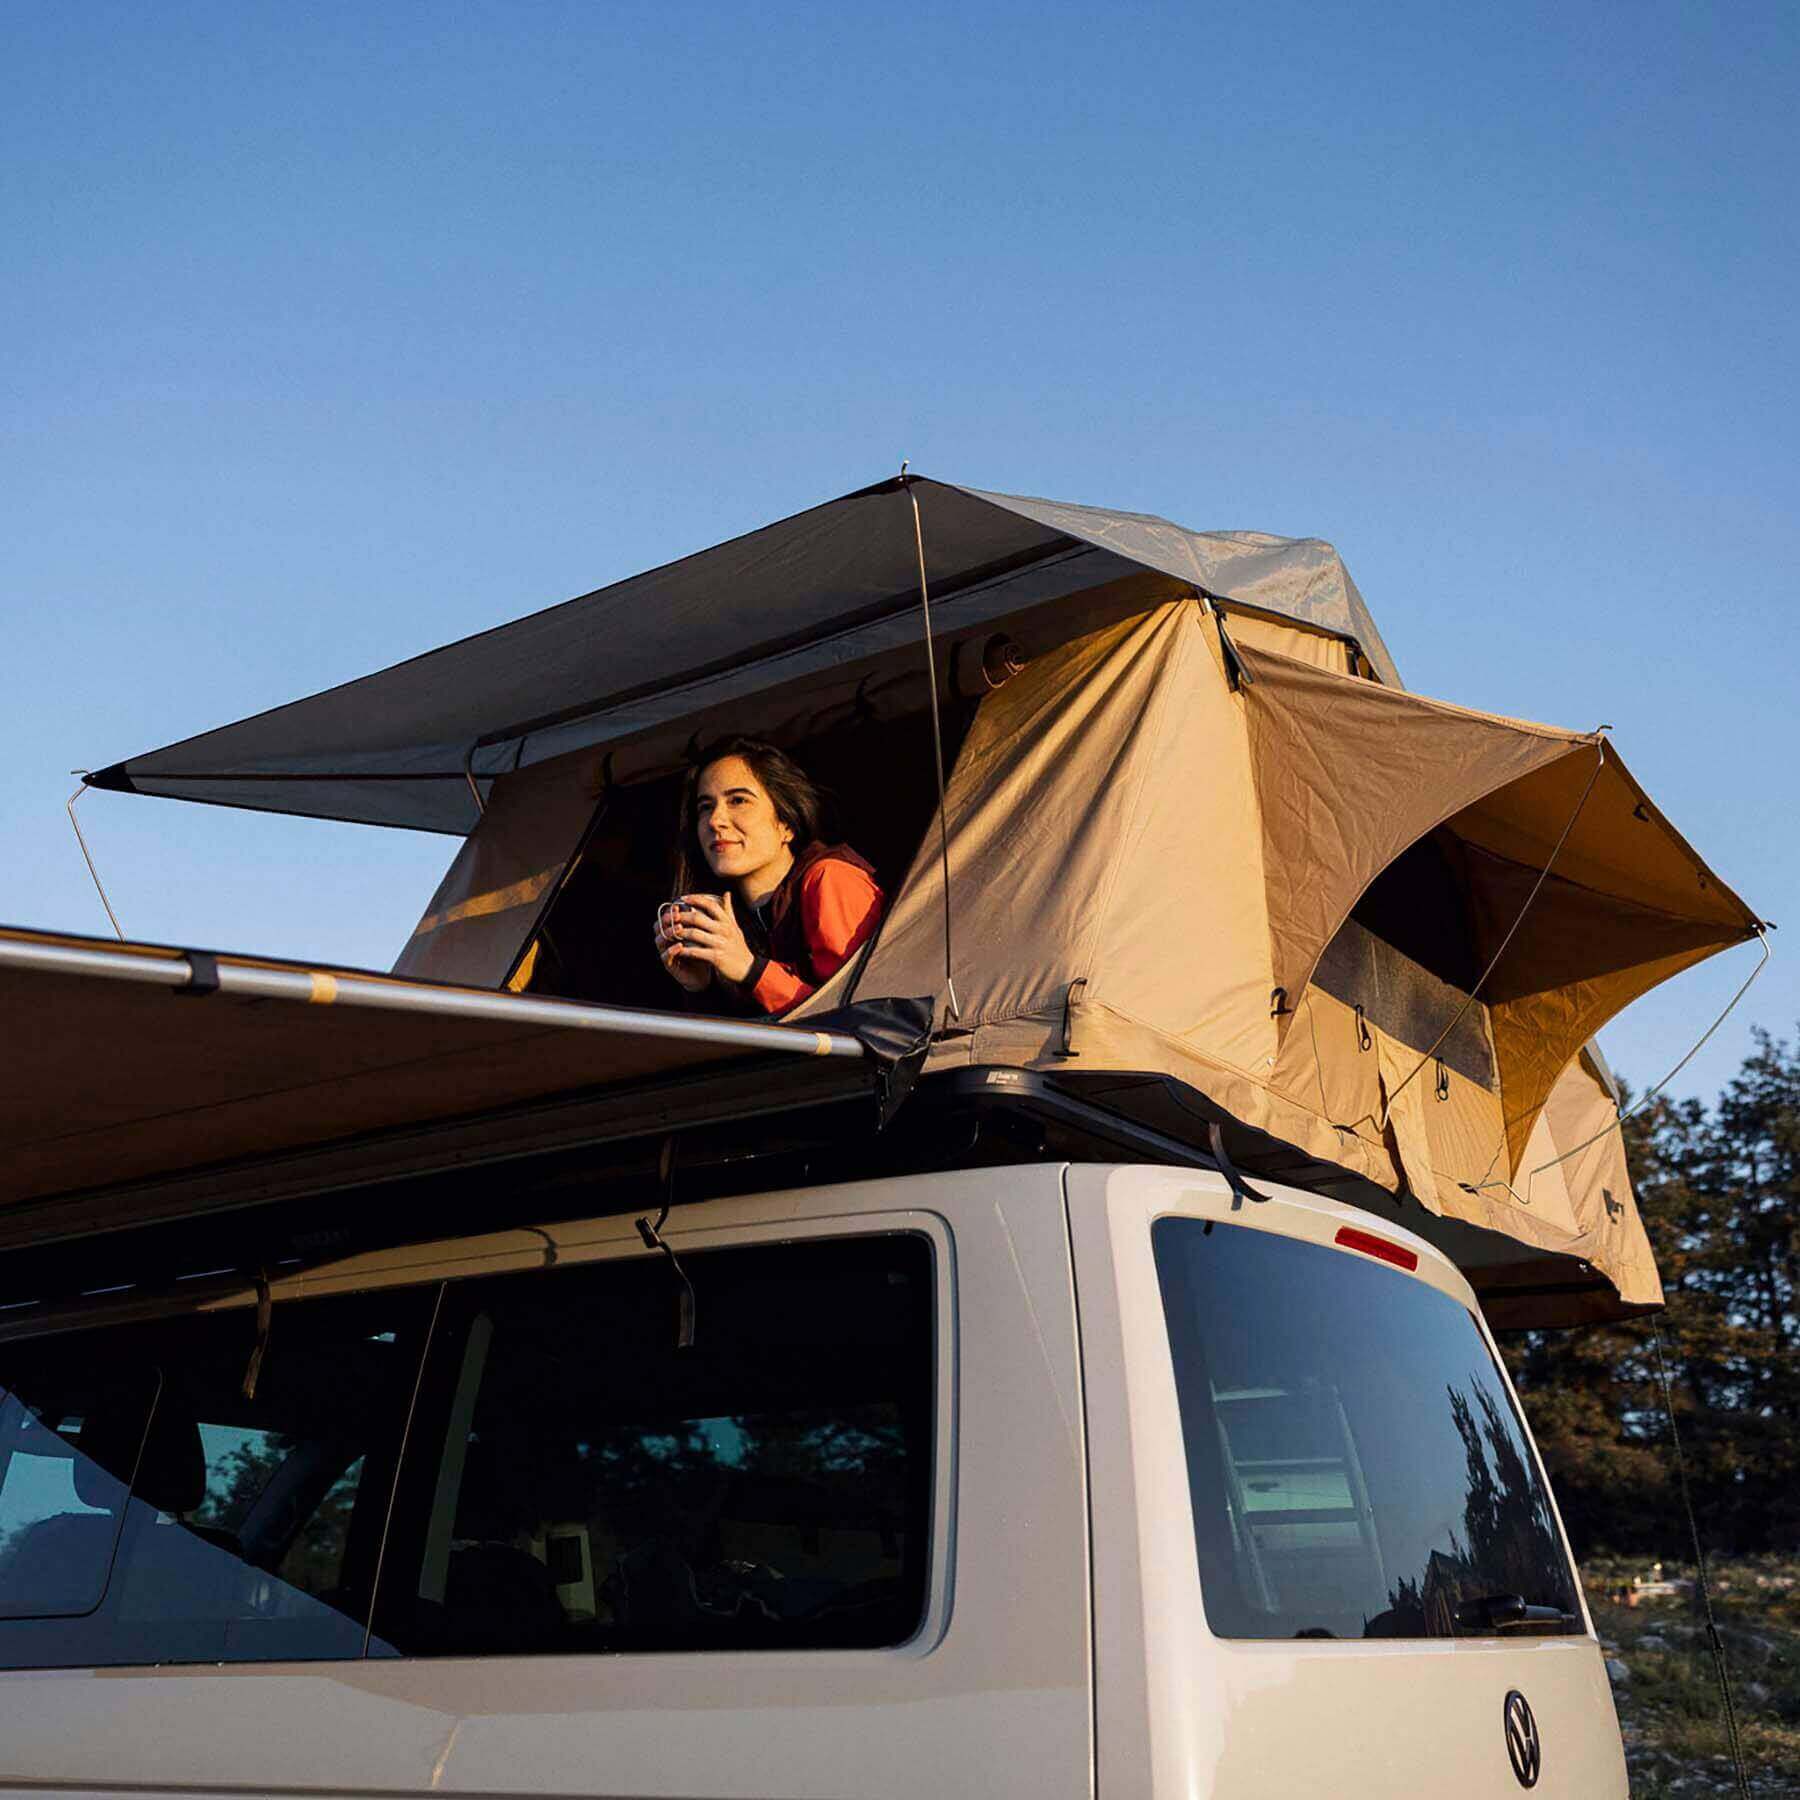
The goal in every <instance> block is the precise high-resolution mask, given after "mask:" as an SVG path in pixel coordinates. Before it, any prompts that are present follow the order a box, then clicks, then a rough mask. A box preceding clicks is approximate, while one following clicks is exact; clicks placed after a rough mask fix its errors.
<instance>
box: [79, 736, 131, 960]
mask: <svg viewBox="0 0 1800 1800" xmlns="http://www.w3.org/2000/svg"><path fill="white" fill-rule="evenodd" d="M69 773H70V774H71V775H79V776H80V777H81V786H80V787H78V788H77V789H76V790H75V791H74V793H72V794H71V795H70V796H69V801H68V807H69V823H70V824H71V825H73V826H74V827H75V842H76V843H78V844H79V845H80V846H81V860H82V861H83V862H84V863H86V864H87V869H88V874H89V875H91V876H92V877H93V881H94V892H95V893H96V894H98V895H99V896H100V904H101V905H102V906H104V907H105V908H106V916H107V917H108V918H109V919H111V920H112V928H113V932H114V935H115V936H116V937H117V938H118V940H119V942H120V943H121V944H122V943H124V941H125V931H124V928H123V927H122V926H121V925H120V924H119V915H118V914H117V913H116V912H114V911H113V909H112V902H111V901H110V900H109V899H107V897H106V889H105V888H104V887H102V886H101V885H100V871H99V870H98V869H96V868H95V867H94V859H93V857H91V856H90V855H89V854H88V847H87V839H86V838H84V837H83V836H82V835H81V821H80V820H79V819H78V818H76V816H75V802H76V801H77V800H79V799H80V798H81V796H82V795H83V794H85V793H86V792H87V791H88V779H87V778H88V771H87V770H86V769H71V770H70V771H69Z"/></svg>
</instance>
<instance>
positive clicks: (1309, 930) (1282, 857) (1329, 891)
mask: <svg viewBox="0 0 1800 1800" xmlns="http://www.w3.org/2000/svg"><path fill="white" fill-rule="evenodd" d="M1239 654H1240V656H1241V657H1242V659H1243V661H1244V663H1245V664H1246V665H1247V667H1248V669H1249V672H1250V675H1251V677H1252V679H1251V681H1250V682H1249V683H1247V684H1246V686H1245V687H1244V689H1243V698H1244V716H1245V720H1246V724H1247V726H1248V730H1249V738H1250V753H1251V763H1252V767H1253V770H1254V773H1255V780H1256V789H1257V799H1258V802H1259V806H1260V811H1261V824H1262V839H1263V861H1264V866H1265V867H1266V868H1267V869H1268V871H1269V881H1268V915H1269V935H1270V939H1271V942H1272V946H1273V964H1274V971H1275V985H1276V986H1278V987H1281V988H1283V989H1284V990H1285V991H1286V993H1287V995H1288V997H1289V999H1290V1000H1292V999H1293V998H1294V997H1296V996H1298V995H1299V994H1300V993H1302V992H1303V991H1304V990H1305V988H1306V985H1307V983H1308V982H1309V981H1310V980H1311V979H1312V973H1313V969H1314V967H1315V966H1316V964H1317V963H1318V960H1319V956H1320V953H1321V952H1322V951H1323V950H1324V948H1325V946H1326V945H1327V944H1328V943H1330V941H1331V939H1332V938H1333V936H1334V935H1335V934H1336V932H1337V930H1338V927H1339V926H1340V925H1342V924H1343V922H1344V920H1345V919H1347V918H1348V917H1349V916H1350V909H1351V908H1352V907H1353V906H1354V905H1355V904H1356V902H1357V901H1358V899H1360V898H1361V896H1362V894H1363V892H1364V891H1365V890H1366V889H1367V887H1368V885H1369V883H1370V882H1371V881H1373V880H1374V878H1375V877H1376V876H1377V875H1378V874H1380V873H1381V871H1382V870H1383V869H1385V868H1386V867H1387V866H1388V864H1389V863H1391V862H1392V861H1393V860H1394V858H1395V857H1396V856H1398V855H1399V854H1400V852H1401V851H1402V850H1404V849H1405V848H1406V847H1407V846H1408V845H1409V844H1412V843H1414V842H1416V841H1417V840H1418V839H1419V838H1421V837H1423V836H1424V835H1425V834H1426V832H1428V831H1430V830H1432V829H1433V828H1434V827H1435V826H1437V825H1440V824H1442V823H1443V822H1444V821H1445V820H1446V819H1449V818H1451V817H1452V816H1454V815H1455V814H1457V813H1459V812H1461V811H1462V810H1463V809H1464V808H1465V807H1467V806H1469V805H1471V804H1473V803H1474V802H1475V801H1477V800H1479V799H1481V798H1482V797H1484V796H1485V795H1488V794H1491V793H1492V792H1493V791H1494V790H1495V789H1497V788H1503V787H1505V786H1507V785H1508V784H1509V783H1511V782H1515V781H1517V780H1518V779H1519V778H1520V777H1521V776H1525V775H1529V774H1531V773H1532V772H1533V771H1534V770H1539V769H1542V768H1544V767H1545V766H1546V765H1547V764H1551V763H1555V762H1559V761H1561V760H1563V759H1564V758H1567V757H1570V756H1573V755H1577V754H1585V755H1586V756H1587V757H1588V759H1589V761H1590V762H1591V760H1592V756H1593V754H1594V752H1593V750H1591V749H1589V748H1588V747H1587V746H1586V745H1585V743H1584V740H1583V739H1581V738H1580V737H1578V736H1576V735H1575V734H1574V733H1573V732H1565V731H1555V730H1552V729H1551V728H1550V727H1548V726H1540V725H1522V724H1520V723H1518V722H1517V721H1515V720H1511V719H1501V718H1495V717H1491V716H1489V715H1487V714H1484V713H1474V712H1467V711H1465V710H1464V709H1463V708H1461V707H1456V706H1447V705H1445V704H1444V703H1443V702H1441V701H1435V700H1424V699H1421V698H1420V697H1419V696H1417V695H1416V694H1409V693H1406V692H1405V691H1404V690H1402V689H1399V688H1384V687H1380V686H1378V685H1376V684H1375V683H1374V682H1370V681H1355V680H1351V679H1350V678H1348V677H1346V676H1343V675H1334V674H1332V673H1330V672H1328V671H1326V670H1323V669H1319V668H1316V667H1313V666H1311V665H1309V664H1305V663H1300V662H1295V661H1293V660H1292V659H1290V658H1287V657H1278V656H1273V655H1270V654H1268V653H1266V652H1260V651H1255V650H1251V649H1249V648H1248V646H1243V647H1240V650H1239Z"/></svg>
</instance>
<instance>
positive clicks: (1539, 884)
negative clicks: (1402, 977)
mask: <svg viewBox="0 0 1800 1800" xmlns="http://www.w3.org/2000/svg"><path fill="white" fill-rule="evenodd" d="M1594 751H1595V755H1594V766H1593V768H1592V770H1591V771H1590V772H1589V774H1588V778H1587V785H1586V786H1585V787H1584V788H1582V790H1581V797H1580V798H1579V799H1578V800H1577V801H1576V802H1575V810H1574V811H1573V812H1572V813H1570V814H1569V822H1568V823H1567V824H1566V825H1565V826H1564V827H1563V828H1562V836H1561V837H1559V838H1558V839H1557V840H1556V842H1555V844H1554V845H1552V846H1551V850H1550V855H1549V857H1548V858H1547V859H1546V861H1545V863H1544V866H1543V867H1542V868H1541V869H1539V870H1538V876H1537V880H1536V881H1534V882H1533V883H1532V884H1531V892H1530V893H1529V894H1527V895H1526V896H1525V904H1524V905H1523V906H1521V907H1520V908H1519V916H1518V917H1517V918H1516V919H1514V920H1513V922H1512V924H1511V925H1510V926H1508V927H1507V932H1506V936H1505V937H1503V938H1502V939H1501V940H1500V948H1499V949H1498V950H1496V951H1495V952H1494V954H1493V956H1492V957H1491V958H1490V959H1489V962H1488V966H1487V967H1486V968H1485V969H1483V970H1482V971H1481V974H1480V975H1479V976H1478V977H1477V978H1476V981H1475V985H1474V986H1473V987H1472V988H1470V989H1469V991H1468V993H1467V994H1465V995H1464V996H1463V1003H1462V1005H1461V1006H1459V1007H1458V1008H1457V1009H1456V1011H1455V1012H1454V1013H1453V1014H1452V1015H1451V1017H1450V1023H1449V1024H1448V1025H1446V1026H1445V1027H1444V1029H1443V1030H1442V1031H1440V1032H1439V1033H1438V1034H1437V1036H1436V1038H1434V1039H1433V1040H1432V1045H1431V1048H1430V1049H1429V1050H1427V1051H1426V1052H1425V1054H1424V1055H1423V1056H1421V1057H1420V1058H1419V1060H1418V1061H1417V1062H1416V1063H1414V1064H1413V1066H1412V1068H1411V1069H1410V1070H1409V1071H1408V1073H1407V1076H1406V1080H1405V1081H1402V1082H1401V1083H1400V1085H1399V1086H1398V1087H1397V1088H1395V1089H1394V1091H1393V1092H1392V1093H1391V1094H1389V1095H1388V1097H1387V1099H1386V1101H1385V1102H1384V1103H1383V1105H1382V1108H1381V1117H1380V1118H1379V1119H1378V1120H1377V1121H1376V1125H1375V1128H1376V1130H1378V1131H1385V1130H1387V1123H1388V1120H1389V1119H1390V1118H1391V1117H1392V1116H1393V1112H1394V1102H1395V1101H1396V1100H1398V1099H1399V1098H1400V1096H1401V1095H1402V1094H1403V1093H1405V1092H1406V1089H1407V1087H1408V1086H1409V1085H1410V1084H1411V1082H1412V1079H1413V1076H1415V1075H1417V1074H1418V1072H1419V1071H1420V1070H1421V1069H1422V1068H1424V1066H1425V1065H1426V1064H1427V1063H1428V1062H1430V1061H1431V1059H1432V1058H1433V1057H1434V1056H1436V1055H1437V1053H1438V1052H1439V1051H1440V1050H1441V1049H1442V1048H1443V1047H1444V1040H1445V1039H1446V1038H1448V1037H1449V1035H1450V1034H1451V1032H1453V1031H1454V1030H1455V1029H1456V1028H1457V1026H1458V1025H1460V1024H1461V1023H1462V1021H1463V1015H1464V1014H1465V1013H1466V1012H1467V1011H1468V1010H1469V1008H1470V1007H1471V1006H1473V1005H1474V1004H1475V996H1476V995H1477V994H1479V993H1480V992H1481V990H1482V989H1483V988H1484V987H1486V986H1487V984H1488V977H1489V976H1491V975H1492V974H1493V972H1494V971H1495V970H1496V969H1497V968H1499V966H1500V959H1501V958H1502V957H1503V956H1505V954H1506V952H1507V948H1508V946H1509V945H1510V944H1511V943H1512V941H1513V939H1514V938H1515V937H1516V936H1517V935H1518V931H1519V927H1520V926H1521V925H1523V924H1524V923H1525V915H1526V914H1527V913H1528V912H1530V911H1531V908H1532V906H1533V904H1534V903H1535V902H1536V900H1537V897H1538V895H1539V893H1541V892H1542V890H1543V886H1544V883H1545V882H1546V881H1548V880H1549V879H1550V871H1551V869H1552V868H1553V867H1554V866H1555V863H1556V859H1557V857H1558V856H1560V855H1561V854H1562V847H1563V845H1564V844H1566V843H1567V842H1568V841H1569V833H1570V832H1571V831H1573V830H1574V829H1575V821H1576V820H1577V819H1579V818H1580V817H1581V809H1582V808H1583V807H1584V806H1586V805H1587V803H1588V795H1589V794H1591V793H1592V792H1593V791H1594V783H1595V782H1596V781H1598V780H1599V779H1600V771H1601V770H1602V769H1603V768H1605V767H1606V740H1605V738H1603V737H1601V736H1599V735H1598V734H1596V735H1595V738H1594Z"/></svg>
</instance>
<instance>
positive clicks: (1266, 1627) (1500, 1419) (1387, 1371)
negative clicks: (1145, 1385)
mask: <svg viewBox="0 0 1800 1800" xmlns="http://www.w3.org/2000/svg"><path fill="white" fill-rule="evenodd" d="M1152 1242H1153V1245H1154V1247H1155V1253H1156V1267H1157V1274H1158V1276H1159V1278H1160V1280H1161V1284H1162V1294H1163V1307H1164V1312H1165V1315H1166V1317H1167V1320H1168V1328H1169V1342H1170V1348H1171V1350H1172V1352H1173V1355H1174V1361H1175V1381H1176V1388H1177V1392H1178V1394H1179V1397H1180V1404H1181V1426H1182V1434H1183V1438H1184V1441H1185V1445H1186V1449H1187V1462H1188V1478H1189V1485H1190V1489H1191V1494H1192V1500H1193V1511H1194V1537H1195V1544H1196V1548H1197V1550H1198V1552H1199V1558H1200V1574H1201V1581H1202V1586H1203V1590H1204V1595H1205V1605H1206V1616H1207V1622H1208V1623H1209V1624H1210V1625H1211V1627H1212V1629H1213V1630H1214V1631H1215V1632H1216V1633H1218V1634H1219V1635H1220V1636H1222V1637H1238V1638H1293V1637H1340V1638H1351V1637H1354V1638H1362V1637H1414V1638H1417V1637H1449V1636H1470V1635H1483V1634H1486V1633H1488V1632H1491V1631H1492V1630H1493V1629H1494V1627H1493V1625H1492V1624H1491V1622H1488V1621H1485V1620H1483V1619H1482V1618H1480V1617H1478V1616H1476V1615H1477V1613H1478V1612H1479V1610H1480V1609H1479V1605H1478V1603H1480V1602H1482V1601H1484V1600H1485V1599H1486V1598H1487V1597H1489V1596H1494V1595H1501V1594H1507V1595H1515V1596H1517V1597H1519V1598H1520V1599H1522V1600H1524V1601H1525V1602H1527V1603H1528V1604H1531V1605H1535V1606H1541V1607H1545V1608H1550V1609H1554V1610H1555V1611H1556V1612H1558V1613H1559V1614H1563V1615H1567V1617H1566V1620H1564V1619H1557V1620H1550V1621H1539V1622H1536V1623H1535V1624H1534V1625H1532V1626H1531V1627H1530V1628H1531V1629H1535V1630H1551V1631H1562V1630H1568V1631H1575V1630H1579V1629H1580V1626H1579V1624H1578V1622H1577V1620H1576V1618H1575V1614H1576V1610H1577V1609H1576V1602H1575V1592H1574V1587H1573V1582H1572V1579H1571V1576H1570V1571H1569V1564H1568V1559H1567V1557H1566V1556H1565V1554H1564V1552H1563V1549H1562V1546H1561V1542H1560V1538H1559V1535H1558V1532H1557V1530H1556V1525H1555V1522H1554V1519H1553V1517H1552V1514H1551V1511H1550V1504H1549V1498H1548V1496H1547V1494H1546V1492H1545V1489H1544V1485H1543V1481H1542V1478H1541V1476H1540V1475H1539V1472H1538V1468H1537V1464H1536V1460H1535V1458H1534V1457H1533V1456H1532V1454H1531V1451H1530V1449H1529V1447H1528V1445H1527V1443H1526V1440H1525V1436H1524V1433H1523V1431H1522V1429H1521V1427H1520V1424H1519V1420H1518V1417H1517V1415H1516V1413H1515V1412H1514V1410H1513V1407H1512V1403H1511V1401H1510V1399H1509V1398H1508V1396H1507V1393H1506V1390H1505V1387H1504V1386H1503V1385H1502V1383H1501V1379H1500V1376H1499V1372H1498V1371H1497V1370H1496V1369H1495V1367H1494V1363H1493V1359H1492V1358H1491V1357H1490V1355H1489V1354H1488V1350H1487V1346H1486V1344H1485V1343H1484V1342H1483V1340H1482V1337H1481V1334H1480V1332H1479V1330H1478V1329H1477V1327H1476V1324H1475V1321H1474V1319H1473V1317H1472V1316H1471V1315H1470V1314H1469V1312H1468V1311H1467V1310H1466V1309H1465V1308H1464V1307H1462V1306H1461V1305H1459V1304H1458V1303H1457V1302H1456V1301H1455V1300H1453V1299H1451V1298H1450V1297H1449V1296H1448V1295H1447V1294H1443V1293H1440V1292H1439V1291H1438V1290H1437V1289H1436V1288H1433V1287H1429V1286H1427V1285H1426V1284H1425V1283H1424V1282H1422V1281H1418V1280H1415V1279H1414V1278H1413V1277H1411V1276H1410V1275H1405V1274H1402V1273H1400V1272H1399V1271H1398V1270H1393V1269H1387V1268H1384V1267H1382V1266H1381V1265H1380V1264H1378V1263H1375V1262H1372V1261H1370V1260H1368V1259H1367V1258H1365V1257H1363V1256H1360V1255H1357V1254H1353V1253H1351V1252H1347V1251H1339V1250H1334V1249H1329V1248H1327V1247H1325V1246H1324V1245H1321V1244H1308V1243H1300V1242H1296V1241H1295V1240H1293V1239H1291V1238H1284V1237H1277V1236H1275V1235H1274V1234H1272V1233H1269V1232H1263V1231H1252V1230H1246V1229H1243V1228H1241V1227H1235V1226H1229V1225H1221V1226H1217V1227H1213V1226H1209V1225H1208V1224H1206V1223H1205V1222H1204V1221H1201V1220H1198V1219H1159V1220H1158V1221H1157V1222H1156V1224H1155V1226H1154V1227H1153V1228H1152ZM1459 1608H1460V1609H1461V1610H1462V1615H1463V1616H1462V1618H1461V1619H1459V1616H1458V1614H1459Z"/></svg>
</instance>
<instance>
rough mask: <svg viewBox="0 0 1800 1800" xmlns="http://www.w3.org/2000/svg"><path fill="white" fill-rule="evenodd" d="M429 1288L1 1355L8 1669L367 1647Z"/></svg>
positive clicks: (66, 1339) (234, 1314)
mask: <svg viewBox="0 0 1800 1800" xmlns="http://www.w3.org/2000/svg"><path fill="white" fill-rule="evenodd" d="M433 1297H434V1292H432V1293H425V1294H421V1293H417V1292H415V1293H411V1294H406V1295H394V1296H371V1297H367V1298H363V1297H359V1298H355V1299H349V1300H323V1301H305V1302H301V1301H289V1302H286V1303H283V1302H277V1304H276V1307H275V1311H274V1317H273V1326H272V1331H271V1336H270V1342H269V1346H268V1350H267V1354H266V1356H265V1358H264V1360H263V1363H262V1367H261V1372H260V1376H259V1379H258V1382H257V1385H256V1393H255V1397H254V1398H253V1399H246V1398H245V1396H244V1393H243V1383H244V1374H245V1369H246V1366H247V1364H248V1361H249V1356H250V1351H251V1347H252V1345H253V1343H254V1339H255V1329H254V1318H253V1315H252V1314H251V1313H250V1312H249V1311H246V1310H241V1309H234V1310H232V1311H230V1312H225V1313H215V1314H211V1315H208V1316H204V1317H198V1318H194V1317H190V1318H186V1319H182V1320H179V1321H167V1322H157V1323H151V1324H140V1325H132V1326H127V1327H119V1328H116V1329H113V1330H108V1331H97V1332H79V1333H71V1334H68V1335H67V1336H62V1337H56V1338H47V1339H43V1340H41V1341H38V1342H36V1343H32V1344H26V1345H20V1346H14V1347H8V1348H5V1349H0V1391H3V1394H4V1397H3V1398H0V1530H3V1531H4V1537H3V1539H0V1667H9V1668H34V1667H58V1666H70V1665H74V1666H101V1665H109V1664H110V1665H119V1664H134V1663H179V1662H258V1661H270V1660H280V1661H289V1660H295V1659H305V1658H347V1657H360V1656H362V1655H363V1654H364V1653H365V1641H366V1640H367V1638H368V1630H367V1621H368V1616H369V1596H370V1593H371V1591H372V1587H373V1576H374V1566H375V1560H376V1553H377V1551H378V1548H379V1544H380V1537H381V1531H382V1527H383V1525H384V1523H385V1516H386V1511H387V1504H388V1499H389V1496H390V1495H391V1493H392V1489H393V1480H394V1462H395V1459H396V1457H397V1455H398V1450H399V1438H400V1432H401V1428H402V1424H403V1421H404V1418H405V1409H406V1405H407V1403H408V1401H409V1400H410V1398H411V1395H412V1392H413V1388H414V1385H415V1379H416V1375H417V1371H418V1363H419V1357H420V1355H421V1354H422V1349H423V1339H424V1325H425V1318H426V1316H427V1313H428V1311H429V1304H430V1301H431V1299H432V1298H433ZM127 1372H128V1373H127ZM368 1649H369V1650H370V1651H371V1652H373V1653H374V1654H382V1653H384V1652H385V1653H388V1654H391V1653H392V1652H391V1650H390V1649H389V1648H388V1647H387V1646H384V1645H383V1644H381V1643H380V1642H379V1641H377V1642H375V1643H373V1644H370V1645H368Z"/></svg>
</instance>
